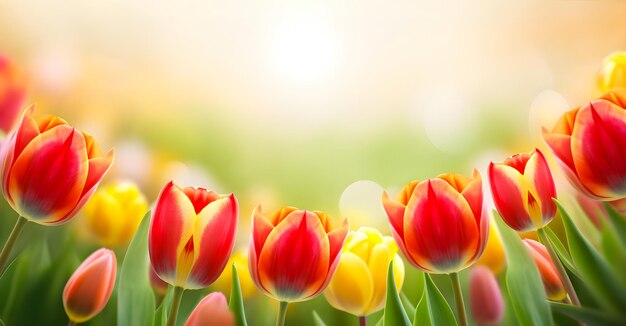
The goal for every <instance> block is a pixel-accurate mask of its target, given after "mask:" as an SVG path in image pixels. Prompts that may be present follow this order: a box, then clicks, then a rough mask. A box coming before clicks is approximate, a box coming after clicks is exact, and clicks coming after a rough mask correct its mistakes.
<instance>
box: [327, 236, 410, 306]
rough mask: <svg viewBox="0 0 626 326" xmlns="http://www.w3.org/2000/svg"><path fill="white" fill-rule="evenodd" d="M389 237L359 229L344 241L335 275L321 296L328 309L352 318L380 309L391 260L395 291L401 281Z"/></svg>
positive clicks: (399, 264) (401, 270)
mask: <svg viewBox="0 0 626 326" xmlns="http://www.w3.org/2000/svg"><path fill="white" fill-rule="evenodd" d="M397 252H398V247H397V245H396V244H395V242H394V241H393V238H391V237H388V236H383V235H382V234H381V233H380V232H378V230H376V229H373V228H369V227H361V228H359V229H358V230H357V231H353V232H350V233H349V234H348V237H347V238H346V242H345V244H344V246H343V250H342V253H341V259H340V260H339V266H338V267H337V271H336V272H335V276H334V277H333V279H332V280H331V281H330V283H329V284H328V287H327V288H326V291H324V296H325V297H326V300H328V302H329V303H330V305H331V306H333V307H335V308H337V309H339V310H342V311H345V312H348V313H351V314H353V315H355V316H367V315H369V314H371V313H374V312H377V311H379V310H380V309H382V308H383V306H384V304H385V297H386V291H387V267H388V266H389V263H390V262H391V261H392V260H393V264H394V268H393V271H394V279H395V282H396V288H397V290H398V292H399V291H400V289H401V288H402V283H403V281H404V263H403V262H402V259H401V258H400V256H399V255H398V254H397Z"/></svg>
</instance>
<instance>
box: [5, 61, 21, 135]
mask: <svg viewBox="0 0 626 326" xmlns="http://www.w3.org/2000/svg"><path fill="white" fill-rule="evenodd" d="M25 84H26V83H25V82H24V77H23V76H22V74H21V73H20V71H18V69H17V68H16V67H15V65H14V64H13V63H12V62H11V61H10V60H9V59H8V58H7V57H5V56H3V55H0V132H1V133H3V134H4V135H6V134H8V133H9V132H10V131H11V129H13V127H14V126H15V123H16V122H17V120H18V119H19V116H20V113H22V110H23V107H22V105H23V104H24V99H25V98H26V86H25Z"/></svg>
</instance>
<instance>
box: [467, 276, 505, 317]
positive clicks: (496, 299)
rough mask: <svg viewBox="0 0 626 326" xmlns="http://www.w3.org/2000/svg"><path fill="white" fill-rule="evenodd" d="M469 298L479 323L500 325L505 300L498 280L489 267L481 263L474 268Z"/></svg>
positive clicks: (473, 313) (471, 308)
mask: <svg viewBox="0 0 626 326" xmlns="http://www.w3.org/2000/svg"><path fill="white" fill-rule="evenodd" d="M469 298H470V310H471V312H472V317H473V319H474V321H475V322H476V324H477V325H481V326H492V325H500V322H501V321H502V318H503V317H504V300H503V299H502V293H501V292H500V287H499V286H498V281H497V280H496V277H495V276H494V275H493V273H492V272H491V270H490V269H489V268H487V267H485V266H480V265H477V266H475V267H473V268H472V271H471V274H470V280H469Z"/></svg>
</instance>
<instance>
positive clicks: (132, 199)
mask: <svg viewBox="0 0 626 326" xmlns="http://www.w3.org/2000/svg"><path fill="white" fill-rule="evenodd" d="M147 211H148V202H147V201H146V198H145V197H144V195H143V194H142V193H141V191H140V190H139V188H138V187H137V186H136V185H135V184H134V183H131V182H115V183H112V184H109V185H107V186H106V187H104V188H101V189H99V190H98V191H97V192H96V193H95V194H94V195H93V197H92V198H91V199H90V200H89V202H87V205H85V208H84V214H85V217H86V218H85V221H86V227H87V229H88V231H89V233H91V235H92V236H93V237H95V238H96V239H97V240H98V241H99V242H100V243H102V244H103V245H105V246H118V245H124V244H127V243H128V242H130V240H131V239H132V238H133V236H134V235H135V231H136V230H137V227H139V223H141V220H142V218H143V216H144V215H145V214H146V212H147Z"/></svg>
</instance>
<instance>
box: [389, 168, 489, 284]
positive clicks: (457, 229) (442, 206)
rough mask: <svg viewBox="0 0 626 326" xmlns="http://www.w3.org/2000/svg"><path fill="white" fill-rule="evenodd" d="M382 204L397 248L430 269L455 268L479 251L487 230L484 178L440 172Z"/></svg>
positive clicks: (449, 270) (465, 264)
mask: <svg viewBox="0 0 626 326" xmlns="http://www.w3.org/2000/svg"><path fill="white" fill-rule="evenodd" d="M383 206H384V208H385V211H386V212H387V216H388V218H389V224H390V225H391V232H392V234H393V236H394V238H395V240H396V242H397V243H398V247H399V248H400V250H401V251H402V253H403V254H404V256H405V257H406V259H407V260H408V261H409V262H410V263H411V264H413V266H415V267H417V268H419V269H421V270H423V271H425V272H429V273H453V272H458V271H460V270H462V269H464V268H466V267H468V266H470V265H471V264H473V263H474V262H475V261H476V260H477V259H478V258H479V257H480V255H481V254H482V252H483V250H484V249H485V246H486V244H487V238H488V234H489V219H488V218H486V216H483V193H482V181H481V178H480V174H478V171H474V176H473V178H471V179H470V178H467V177H464V176H462V175H458V174H442V175H440V176H438V177H436V178H432V179H428V180H424V181H421V182H419V181H413V182H410V183H408V184H407V185H406V186H405V187H404V189H403V190H402V191H401V192H400V195H399V197H398V200H397V201H396V200H392V199H390V198H389V195H388V194H387V193H386V192H385V193H384V194H383Z"/></svg>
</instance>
